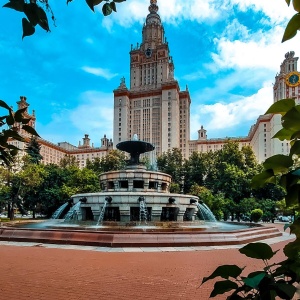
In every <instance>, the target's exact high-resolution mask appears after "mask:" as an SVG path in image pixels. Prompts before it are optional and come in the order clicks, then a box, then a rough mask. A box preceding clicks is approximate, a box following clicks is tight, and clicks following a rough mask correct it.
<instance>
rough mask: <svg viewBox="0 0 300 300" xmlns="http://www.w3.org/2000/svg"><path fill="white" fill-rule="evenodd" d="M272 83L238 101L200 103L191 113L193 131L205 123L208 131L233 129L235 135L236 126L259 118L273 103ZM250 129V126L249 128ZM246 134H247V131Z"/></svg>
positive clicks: (241, 97)
mask: <svg viewBox="0 0 300 300" xmlns="http://www.w3.org/2000/svg"><path fill="white" fill-rule="evenodd" d="M272 95H273V89H272V84H271V83H270V82H269V83H266V84H265V86H264V87H262V88H261V89H260V90H259V91H258V92H257V93H255V94H253V95H251V96H249V97H243V96H240V98H239V99H238V100H236V101H234V102H233V101H228V102H227V103H226V102H218V103H215V104H212V105H198V106H197V108H196V109H195V110H193V111H196V112H197V113H196V114H195V113H192V114H191V133H192V135H193V136H194V137H195V133H196V132H197V130H198V129H199V128H200V126H201V125H204V127H205V129H206V130H207V131H208V133H213V135H214V133H216V132H220V133H221V132H222V131H225V130H226V132H227V133H228V131H231V132H232V133H233V136H234V132H235V131H236V128H235V127H236V126H239V124H243V123H245V122H248V121H252V120H255V119H257V118H258V116H259V115H261V114H264V113H265V112H266V110H267V109H268V107H269V106H270V105H271V104H272V99H273V96H272ZM249 129H250V128H249ZM244 135H247V132H245V134H244Z"/></svg>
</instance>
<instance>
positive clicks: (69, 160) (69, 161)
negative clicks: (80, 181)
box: [59, 155, 78, 168]
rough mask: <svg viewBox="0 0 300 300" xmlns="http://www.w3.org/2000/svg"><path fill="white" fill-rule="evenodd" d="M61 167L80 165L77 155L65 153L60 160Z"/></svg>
mask: <svg viewBox="0 0 300 300" xmlns="http://www.w3.org/2000/svg"><path fill="white" fill-rule="evenodd" d="M59 165H60V167H61V168H67V167H78V163H77V161H76V157H75V156H72V155H65V156H64V157H63V158H62V159H61V160H60V162H59Z"/></svg>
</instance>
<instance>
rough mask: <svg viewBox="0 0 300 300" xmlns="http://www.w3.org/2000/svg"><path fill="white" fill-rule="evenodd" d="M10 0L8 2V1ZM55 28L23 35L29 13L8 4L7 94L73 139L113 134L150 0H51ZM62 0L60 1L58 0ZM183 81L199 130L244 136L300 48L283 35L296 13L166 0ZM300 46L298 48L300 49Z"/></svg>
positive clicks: (43, 126) (264, 5)
mask: <svg viewBox="0 0 300 300" xmlns="http://www.w3.org/2000/svg"><path fill="white" fill-rule="evenodd" d="M6 2H8V0H4V1H2V4H5V3H6ZM49 2H50V5H51V6H52V9H53V11H54V14H55V17H56V27H55V26H53V23H52V21H51V20H49V23H50V28H51V32H50V33H46V32H45V31H44V30H42V29H40V28H37V30H36V33H35V34H34V35H33V36H30V37H25V38H24V40H23V41H22V38H21V37H22V27H21V19H22V17H23V14H22V13H19V12H16V11H14V10H11V9H7V8H1V9H0V28H1V31H0V78H1V84H0V99H2V100H4V101H6V102H7V103H9V104H10V105H13V106H14V108H16V101H18V100H19V97H20V96H26V97H27V101H28V102H29V103H30V107H29V112H32V110H33V109H34V110H35V112H36V117H37V123H36V129H37V131H38V132H39V134H40V135H41V136H42V137H43V138H45V139H47V140H49V141H51V142H53V143H58V142H63V141H67V142H70V143H72V144H74V145H78V142H79V141H81V140H82V138H83V136H84V134H86V133H87V134H89V136H90V138H91V142H92V143H94V145H95V146H100V139H101V137H103V135H104V134H106V135H107V137H109V138H112V130H113V92H112V91H113V90H114V89H115V88H117V87H118V86H119V83H120V78H121V77H123V76H125V78H126V83H127V86H129V51H130V46H131V44H134V45H136V43H140V42H141V38H142V36H141V31H142V25H143V22H144V21H145V18H146V16H147V14H148V6H149V2H150V1H149V0H127V1H126V2H123V3H120V4H118V5H117V10H118V12H117V13H114V14H112V15H111V16H109V17H103V16H102V13H101V12H100V11H97V9H99V10H101V5H100V6H98V7H97V9H96V13H93V12H92V11H91V10H90V9H89V7H88V6H87V5H86V2H85V1H83V0H82V1H74V2H71V3H69V5H68V6H67V5H66V1H54V0H53V1H52V0H50V1H49ZM58 2H59V3H58ZM158 6H159V14H160V16H161V19H162V22H163V24H164V28H165V34H166V37H167V40H168V42H169V47H170V52H171V55H172V56H173V60H174V64H175V74H174V75H175V78H176V79H177V80H178V81H179V85H180V87H181V89H183V90H184V89H185V87H186V85H188V88H189V91H190V94H191V99H192V104H191V138H192V139H196V138H197V130H198V129H199V128H200V126H201V125H203V126H204V127H205V128H206V129H207V134H208V137H209V138H216V137H226V136H245V135H247V134H248V131H249V128H250V126H251V125H252V124H254V123H255V121H256V119H257V117H258V116H259V115H260V114H263V113H264V112H265V111H266V109H267V108H268V107H269V106H270V104H271V103H272V99H273V96H272V95H273V92H272V84H273V83H274V77H275V75H276V73H277V72H279V68H280V64H281V62H282V61H283V59H284V54H285V53H286V52H288V51H291V50H293V51H295V52H296V56H299V55H300V51H299V52H298V51H297V50H298V48H299V39H300V37H299V36H296V37H295V38H294V39H292V40H291V41H287V42H285V43H283V44H282V43H281V39H282V35H283V31H284V28H285V26H286V24H287V22H288V20H289V19H290V18H291V17H292V15H293V14H294V10H293V9H292V8H289V7H288V6H287V5H286V3H285V1H284V0H272V1H269V0H268V1H261V0H158ZM297 46H298V47H297Z"/></svg>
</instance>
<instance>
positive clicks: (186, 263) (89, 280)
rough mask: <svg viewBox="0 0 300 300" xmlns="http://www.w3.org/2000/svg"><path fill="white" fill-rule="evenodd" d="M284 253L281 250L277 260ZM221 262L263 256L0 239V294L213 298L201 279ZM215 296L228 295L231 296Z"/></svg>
mask: <svg viewBox="0 0 300 300" xmlns="http://www.w3.org/2000/svg"><path fill="white" fill-rule="evenodd" d="M278 226H280V228H282V225H278ZM287 242H288V241H281V242H278V243H275V244H273V245H271V246H272V248H273V249H274V250H277V249H282V248H283V246H284V245H285V244H286V243H287ZM224 248H225V247H224ZM87 249H88V250H89V249H90V248H87ZM99 250H100V249H99ZM144 250H146V249H144ZM165 250H167V249H165ZM185 250H188V249H187V248H185ZM283 258H284V254H283V253H282V251H280V252H279V253H277V254H276V256H275V261H277V262H278V261H280V260H282V259H283ZM222 264H237V265H240V266H247V267H246V272H249V271H251V270H255V269H258V268H259V267H263V266H262V263H261V262H260V261H259V260H253V259H248V258H247V257H245V256H244V255H242V254H240V253H239V252H238V249H236V248H225V249H213V250H212V249H210V250H208V248H203V250H200V251H190V250H189V251H175V252H173V251H172V252H167V251H160V252H158V251H153V252H151V249H148V251H147V252H141V251H140V252H131V251H129V249H127V252H117V251H115V252H103V251H81V250H75V249H66V248H64V249H61V248H46V247H44V245H38V244H35V246H31V247H28V246H8V245H1V246H0V278H1V281H0V299H13V300H23V299H24V300H25V299H31V300H36V299H38V300H39V299H41V300H50V299H51V300H53V299H54V300H62V299H66V300H79V299H88V300H96V299H97V300H106V299H109V300H110V299H117V300H119V299H124V300H127V299H152V300H156V299H157V300H168V299H170V300H171V299H172V300H177V299H200V300H205V299H209V294H210V292H211V290H212V283H207V284H205V285H203V286H202V287H200V288H199V285H200V282H201V280H202V278H203V276H208V275H210V273H211V272H212V271H213V270H214V269H215V268H216V267H217V266H219V265H222ZM212 299H226V296H225V295H223V296H220V297H215V298H212Z"/></svg>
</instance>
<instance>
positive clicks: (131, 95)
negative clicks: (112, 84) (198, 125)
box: [114, 0, 191, 158]
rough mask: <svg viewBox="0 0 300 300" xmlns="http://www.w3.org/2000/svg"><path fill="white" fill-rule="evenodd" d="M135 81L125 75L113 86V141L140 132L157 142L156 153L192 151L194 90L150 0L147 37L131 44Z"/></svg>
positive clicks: (131, 76)
mask: <svg viewBox="0 0 300 300" xmlns="http://www.w3.org/2000/svg"><path fill="white" fill-rule="evenodd" d="M129 85H130V87H129V88H127V86H126V83H125V79H122V80H121V84H120V86H119V87H118V88H117V89H116V90H114V145H116V144H118V143H119V142H121V141H124V140H128V139H131V138H132V136H133V135H134V134H137V135H138V137H139V139H140V140H144V141H147V142H150V143H153V144H154V145H155V149H156V154H158V155H159V154H162V153H163V152H165V151H168V150H169V149H172V148H179V149H181V151H182V154H183V156H184V157H186V158H187V157H188V155H189V137H190V104H191V100H190V95H189V91H188V89H186V90H185V91H180V87H179V84H178V82H177V81H176V80H175V78H174V63H173V59H172V57H171V56H170V49H169V44H168V42H167V39H166V37H165V31H164V27H163V25H162V22H161V19H160V16H159V14H158V5H157V1H156V0H151V1H150V6H149V14H148V15H147V17H146V21H145V24H144V26H143V29H142V42H141V43H137V44H136V45H135V46H133V45H131V51H130V83H129Z"/></svg>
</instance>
